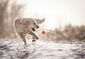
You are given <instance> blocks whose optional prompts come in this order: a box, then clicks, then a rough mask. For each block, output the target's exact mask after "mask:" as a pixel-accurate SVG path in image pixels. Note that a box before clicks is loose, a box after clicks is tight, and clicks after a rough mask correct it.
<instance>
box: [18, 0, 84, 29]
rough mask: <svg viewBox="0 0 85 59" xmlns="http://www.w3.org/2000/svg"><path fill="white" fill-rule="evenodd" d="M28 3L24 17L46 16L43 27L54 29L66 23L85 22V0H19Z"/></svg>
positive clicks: (78, 23)
mask: <svg viewBox="0 0 85 59" xmlns="http://www.w3.org/2000/svg"><path fill="white" fill-rule="evenodd" d="M18 2H19V3H23V2H25V3H27V4H26V6H25V10H24V12H23V15H24V17H33V18H40V19H42V18H46V21H45V22H44V23H43V25H42V27H43V28H45V29H48V30H53V29H55V28H58V27H64V26H65V25H66V24H72V25H82V24H85V0H19V1H18Z"/></svg>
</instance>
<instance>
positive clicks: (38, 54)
mask: <svg viewBox="0 0 85 59" xmlns="http://www.w3.org/2000/svg"><path fill="white" fill-rule="evenodd" d="M28 43H29V44H28V46H24V45H23V44H22V41H19V40H16V39H4V40H2V39H1V40H0V59H85V43H84V42H76V43H73V44H70V43H53V42H45V41H42V40H38V41H36V42H35V43H32V42H31V41H28Z"/></svg>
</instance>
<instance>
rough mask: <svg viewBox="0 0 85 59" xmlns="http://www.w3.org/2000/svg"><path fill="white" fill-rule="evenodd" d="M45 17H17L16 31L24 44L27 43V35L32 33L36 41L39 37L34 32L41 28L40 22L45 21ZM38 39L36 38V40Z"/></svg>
mask: <svg viewBox="0 0 85 59" xmlns="http://www.w3.org/2000/svg"><path fill="white" fill-rule="evenodd" d="M44 21H45V18H43V19H41V20H40V19H36V18H35V19H33V18H17V19H16V20H15V29H16V33H17V34H18V35H19V36H20V37H21V39H22V40H23V42H24V45H27V42H26V39H25V37H26V35H27V34H30V35H32V37H33V40H32V41H36V40H37V39H39V37H38V36H37V35H36V34H35V33H34V31H36V29H39V24H41V23H43V22H44ZM35 39H36V40H35Z"/></svg>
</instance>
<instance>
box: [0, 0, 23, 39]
mask: <svg viewBox="0 0 85 59" xmlns="http://www.w3.org/2000/svg"><path fill="white" fill-rule="evenodd" d="M23 7H24V5H20V4H17V0H0V38H6V37H14V36H15V34H14V26H13V25H14V19H15V18H16V17H20V16H21V12H22V11H21V10H22V9H23Z"/></svg>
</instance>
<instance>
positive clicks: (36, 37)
mask: <svg viewBox="0 0 85 59" xmlns="http://www.w3.org/2000/svg"><path fill="white" fill-rule="evenodd" d="M29 34H31V35H32V36H33V42H34V41H36V40H35V39H39V37H38V36H37V35H36V34H35V33H34V32H32V31H30V33H29Z"/></svg>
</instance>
